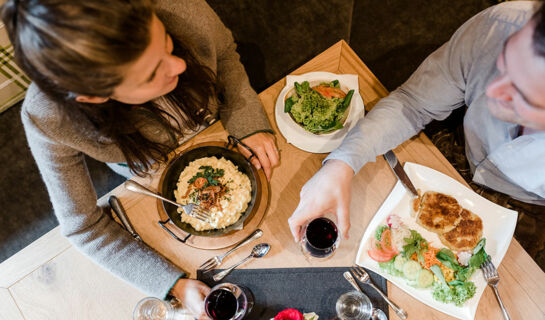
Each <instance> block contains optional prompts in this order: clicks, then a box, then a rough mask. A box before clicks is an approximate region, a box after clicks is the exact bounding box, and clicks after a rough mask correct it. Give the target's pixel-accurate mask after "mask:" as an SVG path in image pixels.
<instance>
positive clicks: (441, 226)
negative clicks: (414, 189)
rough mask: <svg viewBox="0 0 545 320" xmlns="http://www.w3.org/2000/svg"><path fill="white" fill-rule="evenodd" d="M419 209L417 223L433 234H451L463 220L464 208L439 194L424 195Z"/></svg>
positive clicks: (431, 192) (430, 192)
mask: <svg viewBox="0 0 545 320" xmlns="http://www.w3.org/2000/svg"><path fill="white" fill-rule="evenodd" d="M418 209H419V211H418V212H417V216H416V221H417V222H418V224H419V225H421V226H422V227H424V228H425V229H427V230H429V231H432V232H436V233H445V232H449V231H451V230H452V229H454V228H455V227H456V226H457V225H458V224H459V223H460V221H461V220H462V215H461V214H462V207H461V206H460V205H459V204H458V201H456V199H454V198H453V197H451V196H449V195H446V194H442V193H439V192H433V191H428V192H426V193H424V195H423V196H422V198H421V199H420V205H419V208H418Z"/></svg>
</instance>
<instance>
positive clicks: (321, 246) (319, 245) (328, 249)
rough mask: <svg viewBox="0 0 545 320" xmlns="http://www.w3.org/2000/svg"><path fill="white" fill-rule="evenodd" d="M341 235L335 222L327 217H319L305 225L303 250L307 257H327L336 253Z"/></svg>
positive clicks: (301, 243) (302, 241) (301, 244)
mask: <svg viewBox="0 0 545 320" xmlns="http://www.w3.org/2000/svg"><path fill="white" fill-rule="evenodd" d="M339 242H340V237H339V232H338V229H337V226H336V225H335V223H334V222H333V221H332V220H330V219H328V218H325V217H321V218H317V219H314V220H312V221H311V222H309V223H308V224H306V225H305V226H304V227H303V237H302V239H301V242H300V246H301V251H302V252H303V254H304V255H305V256H306V257H307V258H318V259H326V258H329V257H331V256H332V255H333V253H335V249H337V247H338V246H339Z"/></svg>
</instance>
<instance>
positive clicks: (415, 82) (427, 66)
mask: <svg viewBox="0 0 545 320" xmlns="http://www.w3.org/2000/svg"><path fill="white" fill-rule="evenodd" d="M472 23H473V21H472V20H470V21H468V22H466V24H464V26H462V27H461V28H460V29H458V31H457V32H456V33H455V34H454V35H453V37H452V38H451V39H450V41H449V42H447V43H445V44H444V45H443V46H442V47H440V48H439V49H437V50H436V51H435V52H434V53H432V54H431V55H430V56H429V57H428V58H426V60H424V62H423V63H422V64H421V65H420V66H419V67H418V69H417V70H416V71H415V72H414V73H413V74H412V76H411V77H410V78H409V79H408V80H407V81H406V82H405V83H404V84H403V85H402V86H401V87H399V88H398V89H396V90H395V91H393V92H392V93H391V94H390V95H388V96H387V97H386V98H384V99H382V100H381V101H379V102H378V103H377V105H376V106H375V107H374V108H373V109H372V110H371V111H370V112H369V113H368V114H367V115H366V116H365V117H364V118H363V119H361V120H360V121H359V122H358V123H357V124H356V126H355V127H354V128H353V129H352V130H351V131H350V132H349V133H348V135H347V136H346V138H345V139H344V141H343V142H342V144H341V145H340V146H339V147H338V148H337V149H336V150H334V151H333V152H332V153H331V154H330V155H329V156H328V157H327V158H326V159H325V161H327V160H330V159H338V160H342V161H344V162H346V163H347V164H348V165H350V166H351V167H352V169H354V172H358V171H359V170H360V169H361V168H362V167H363V166H364V165H365V164H366V163H367V162H372V161H375V159H376V157H377V156H379V155H382V154H384V153H385V152H387V151H388V150H391V149H393V148H395V147H396V146H398V145H399V144H401V143H403V142H404V141H405V140H407V139H409V138H410V137H412V136H414V135H415V134H416V133H418V132H419V131H420V130H422V128H424V126H425V125H426V124H428V123H429V122H430V121H431V120H433V119H437V120H442V119H445V118H446V117H447V116H448V115H449V114H450V113H451V112H452V110H454V109H456V108H458V107H460V106H463V105H464V92H465V83H466V82H465V78H466V76H465V75H466V74H467V72H468V68H469V65H470V61H471V59H470V56H471V55H472V51H473V50H472V49H470V47H471V46H472V42H473V41H475V38H474V36H472V35H471V33H470V32H467V30H468V29H469V26H470V25H471V24H472ZM474 32H477V31H474Z"/></svg>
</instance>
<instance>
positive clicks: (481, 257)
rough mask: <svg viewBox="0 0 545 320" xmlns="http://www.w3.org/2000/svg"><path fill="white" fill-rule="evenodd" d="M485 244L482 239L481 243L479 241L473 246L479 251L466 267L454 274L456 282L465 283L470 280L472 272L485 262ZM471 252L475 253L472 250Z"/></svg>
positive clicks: (486, 255)
mask: <svg viewBox="0 0 545 320" xmlns="http://www.w3.org/2000/svg"><path fill="white" fill-rule="evenodd" d="M485 243H486V240H485V238H482V239H481V241H479V243H478V244H477V245H476V246H475V249H477V248H479V250H478V251H477V252H476V253H474V254H473V256H472V257H471V258H470V259H469V263H468V266H467V267H465V268H463V269H461V270H460V271H458V272H457V273H456V280H460V281H466V280H467V279H469V278H471V275H472V274H473V272H475V270H477V269H479V268H480V267H481V265H482V264H483V263H484V262H485V260H486V258H487V257H488V254H487V253H486V251H485V250H484V244H485ZM473 252H475V250H473Z"/></svg>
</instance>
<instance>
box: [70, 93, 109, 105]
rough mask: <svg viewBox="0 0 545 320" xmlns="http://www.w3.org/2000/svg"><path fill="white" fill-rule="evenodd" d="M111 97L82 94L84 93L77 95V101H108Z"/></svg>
mask: <svg viewBox="0 0 545 320" xmlns="http://www.w3.org/2000/svg"><path fill="white" fill-rule="evenodd" d="M109 99H110V98H108V97H106V98H103V97H91V96H82V95H78V96H77V97H76V101H77V102H83V103H97V104H99V103H104V102H106V101H108V100H109Z"/></svg>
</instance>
